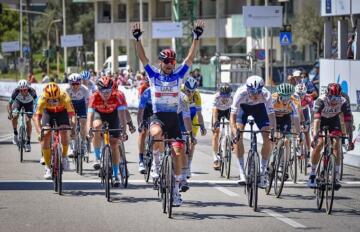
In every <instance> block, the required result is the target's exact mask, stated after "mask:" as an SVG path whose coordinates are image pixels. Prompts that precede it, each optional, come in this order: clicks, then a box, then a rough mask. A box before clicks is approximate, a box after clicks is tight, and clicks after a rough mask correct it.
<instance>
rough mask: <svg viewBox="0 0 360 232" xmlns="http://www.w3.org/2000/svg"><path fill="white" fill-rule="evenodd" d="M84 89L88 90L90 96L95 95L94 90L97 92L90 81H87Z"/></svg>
mask: <svg viewBox="0 0 360 232" xmlns="http://www.w3.org/2000/svg"><path fill="white" fill-rule="evenodd" d="M85 87H86V88H88V90H89V95H92V94H93V93H95V92H96V90H97V87H96V85H95V84H94V82H93V81H91V80H89V84H88V86H85Z"/></svg>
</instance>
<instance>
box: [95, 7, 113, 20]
mask: <svg viewBox="0 0 360 232" xmlns="http://www.w3.org/2000/svg"><path fill="white" fill-rule="evenodd" d="M98 22H99V23H110V22H111V6H110V4H109V3H108V2H99V3H98Z"/></svg>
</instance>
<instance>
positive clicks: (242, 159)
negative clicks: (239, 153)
mask: <svg viewBox="0 0 360 232" xmlns="http://www.w3.org/2000/svg"><path fill="white" fill-rule="evenodd" d="M238 164H239V172H240V175H241V174H242V175H244V158H240V159H239V162H238Z"/></svg>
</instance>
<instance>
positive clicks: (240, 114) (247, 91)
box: [230, 76, 276, 188]
mask: <svg viewBox="0 0 360 232" xmlns="http://www.w3.org/2000/svg"><path fill="white" fill-rule="evenodd" d="M250 115H251V116H252V117H253V118H254V121H255V123H256V125H257V127H258V128H259V129H260V130H270V129H273V128H276V119H275V113H274V108H273V102H272V97H271V93H270V91H269V90H267V89H266V88H265V87H264V80H263V79H262V77H260V76H250V77H248V79H247V80H246V85H243V86H240V87H239V88H238V89H237V91H236V93H235V95H234V100H233V104H232V106H231V115H230V124H231V130H232V133H233V134H236V131H237V129H240V130H244V128H245V125H246V123H247V118H248V116H250ZM261 135H262V139H263V146H262V149H261V157H262V160H261V173H260V183H259V187H261V188H265V187H266V185H267V170H266V169H267V164H268V159H269V156H270V152H271V141H270V138H269V133H266V132H262V133H261ZM235 152H236V154H237V157H238V159H239V170H240V178H239V184H244V183H245V175H244V144H243V137H242V133H241V135H240V139H239V141H238V142H237V144H236V145H235Z"/></svg>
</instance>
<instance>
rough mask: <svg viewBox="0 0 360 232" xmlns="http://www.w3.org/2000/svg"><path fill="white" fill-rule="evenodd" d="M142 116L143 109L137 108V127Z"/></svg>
mask: <svg viewBox="0 0 360 232" xmlns="http://www.w3.org/2000/svg"><path fill="white" fill-rule="evenodd" d="M143 116H144V109H139V110H138V113H137V123H138V127H140V124H141V123H142V120H143Z"/></svg>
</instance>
